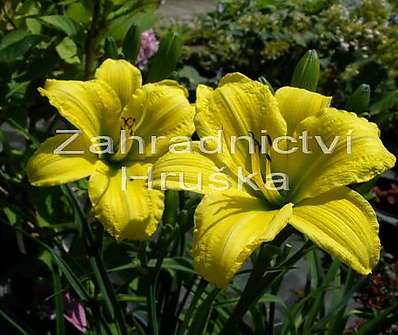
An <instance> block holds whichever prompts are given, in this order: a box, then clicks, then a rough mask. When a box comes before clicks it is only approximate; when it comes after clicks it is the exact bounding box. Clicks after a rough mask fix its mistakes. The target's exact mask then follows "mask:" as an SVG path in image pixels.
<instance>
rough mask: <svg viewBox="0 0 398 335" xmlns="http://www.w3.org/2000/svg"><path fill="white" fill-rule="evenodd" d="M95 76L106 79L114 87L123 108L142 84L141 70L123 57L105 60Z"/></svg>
mask: <svg viewBox="0 0 398 335" xmlns="http://www.w3.org/2000/svg"><path fill="white" fill-rule="evenodd" d="M95 77H96V78H97V79H101V80H104V81H106V82H107V83H108V85H109V86H110V87H112V88H113V90H114V91H115V92H116V94H117V95H118V97H119V99H120V102H121V104H122V108H123V107H124V106H126V105H127V103H128V102H129V101H130V98H131V96H132V95H133V93H134V92H135V91H136V90H137V89H138V88H140V87H141V86H142V78H141V72H140V70H139V69H137V68H136V67H135V66H134V65H132V64H130V63H129V62H127V61H125V60H122V59H119V60H113V59H107V60H105V61H104V62H103V63H102V64H101V66H100V67H99V68H98V69H97V71H96V72H95Z"/></svg>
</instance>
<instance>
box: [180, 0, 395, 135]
mask: <svg viewBox="0 0 398 335" xmlns="http://www.w3.org/2000/svg"><path fill="white" fill-rule="evenodd" d="M397 6H398V3H397V2H396V1H394V0H383V1H380V0H363V1H349V0H340V1H338V0H309V1H304V0H295V1H293V0H288V1H282V0H251V1H237V0H221V1H218V9H217V10H216V11H214V12H211V13H209V14H208V15H206V16H203V17H201V18H200V19H199V20H197V21H195V22H193V23H185V24H183V25H178V24H177V25H176V27H175V29H179V30H181V32H182V33H183V34H184V37H185V45H186V48H185V51H184V59H183V60H182V63H183V64H184V65H185V66H187V65H189V66H192V67H194V69H196V71H197V72H198V75H200V76H202V77H207V78H208V79H207V81H209V82H212V81H213V80H217V79H218V78H219V77H220V76H221V75H222V74H225V73H228V72H233V71H241V72H243V73H245V74H247V75H249V76H250V77H252V78H258V77H260V76H265V77H266V79H267V80H268V81H269V82H270V83H271V84H272V86H274V87H280V86H282V85H287V84H289V83H290V80H291V76H292V73H293V70H294V66H295V64H296V63H297V62H298V60H299V59H300V58H301V57H302V56H303V55H304V53H305V52H306V51H307V50H308V49H316V51H317V52H318V54H319V58H320V59H321V73H322V75H321V79H320V83H319V91H320V92H322V93H323V94H325V95H332V96H333V97H334V104H335V105H337V106H339V107H343V106H344V102H345V101H347V99H348V97H349V96H350V95H351V94H352V93H353V92H354V91H355V90H356V89H357V87H358V86H359V85H361V84H363V83H364V84H368V85H370V88H371V92H372V96H371V106H370V115H368V116H370V117H371V118H372V119H373V120H374V121H376V122H377V123H378V124H379V126H380V127H381V128H382V130H383V133H384V135H388V134H390V135H391V137H395V138H396V137H397V135H398V134H397V132H396V126H395V125H396V123H397V122H398V58H397V55H398V11H397ZM202 81H203V80H202ZM205 81H206V80H205Z"/></svg>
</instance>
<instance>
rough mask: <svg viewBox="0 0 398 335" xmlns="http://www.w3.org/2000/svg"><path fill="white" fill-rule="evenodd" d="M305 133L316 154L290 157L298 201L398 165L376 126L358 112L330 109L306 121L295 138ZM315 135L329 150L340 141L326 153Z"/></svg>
mask: <svg viewBox="0 0 398 335" xmlns="http://www.w3.org/2000/svg"><path fill="white" fill-rule="evenodd" d="M303 131H307V132H308V135H309V136H312V139H311V141H310V144H311V145H310V146H309V149H310V150H311V151H312V153H309V154H305V153H303V152H301V150H299V151H297V153H295V154H294V155H289V157H288V159H289V160H290V164H289V171H288V173H289V176H290V177H291V179H292V184H293V187H294V191H293V193H294V199H295V201H299V200H300V199H303V198H305V197H313V196H315V195H317V194H322V193H324V192H326V191H329V190H331V189H333V188H336V187H339V186H345V185H350V184H353V183H361V182H365V181H368V180H370V179H372V178H374V177H375V176H377V175H379V174H381V173H383V172H385V171H386V170H388V169H390V168H391V167H393V166H394V164H395V157H394V156H393V155H392V154H391V153H389V152H388V151H387V149H386V148H385V147H384V145H383V143H382V142H381V140H380V138H379V129H378V128H377V126H376V124H374V123H371V122H368V121H367V120H366V119H364V118H359V117H358V116H357V115H356V114H354V113H348V112H345V111H340V110H337V109H333V108H327V109H325V110H324V111H323V112H322V113H321V114H319V115H318V116H312V117H309V118H307V119H305V120H303V121H302V122H301V123H300V124H299V125H298V126H297V129H296V135H295V136H296V137H297V136H299V134H301V133H302V132H303ZM315 136H319V137H318V140H319V141H322V143H324V144H325V145H326V146H327V147H330V146H331V145H332V143H333V141H335V140H336V139H335V138H336V137H337V136H338V141H337V142H336V146H335V148H334V149H333V150H332V151H331V153H325V152H324V151H325V149H323V150H322V149H321V146H320V145H319V144H318V143H317V140H316V138H315Z"/></svg>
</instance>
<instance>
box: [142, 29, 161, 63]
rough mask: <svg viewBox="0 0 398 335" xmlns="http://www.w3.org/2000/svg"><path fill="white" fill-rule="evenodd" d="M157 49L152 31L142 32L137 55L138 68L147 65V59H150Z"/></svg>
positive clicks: (156, 41) (157, 45)
mask: <svg viewBox="0 0 398 335" xmlns="http://www.w3.org/2000/svg"><path fill="white" fill-rule="evenodd" d="M158 48H159V41H158V40H157V38H156V35H155V32H154V31H153V29H150V30H147V31H144V32H143V33H142V34H141V47H140V52H139V54H138V62H137V64H138V66H140V67H143V66H144V65H145V64H146V63H148V59H149V58H151V57H152V56H153V55H154V54H155V53H156V51H158Z"/></svg>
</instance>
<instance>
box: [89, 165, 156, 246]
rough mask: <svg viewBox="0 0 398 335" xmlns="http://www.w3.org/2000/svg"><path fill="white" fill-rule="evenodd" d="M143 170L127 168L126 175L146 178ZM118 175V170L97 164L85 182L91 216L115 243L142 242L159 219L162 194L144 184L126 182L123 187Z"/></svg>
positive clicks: (134, 166) (132, 166)
mask: <svg viewBox="0 0 398 335" xmlns="http://www.w3.org/2000/svg"><path fill="white" fill-rule="evenodd" d="M147 168H148V164H141V163H135V164H133V165H130V166H128V167H127V174H126V175H128V176H147ZM122 175H123V173H122V169H121V168H111V167H109V166H106V165H104V164H102V163H100V162H99V164H97V170H96V171H95V172H94V174H93V175H92V176H91V177H90V181H89V196H90V200H91V202H92V204H93V207H94V213H95V216H96V218H97V219H98V220H99V221H101V222H102V223H103V224H104V226H105V228H106V229H107V230H108V231H109V233H110V234H111V235H113V236H114V237H115V238H116V239H119V240H121V239H128V240H145V239H147V238H149V237H150V236H152V234H153V233H154V232H155V231H156V228H157V225H158V223H159V221H160V220H161V218H162V214H163V209H164V204H163V199H164V196H163V193H162V192H160V191H157V190H150V189H148V188H147V187H146V181H145V180H139V179H135V180H132V181H129V180H128V179H126V183H125V184H124V183H123V182H124V180H123V177H122ZM123 185H126V187H125V188H124V189H123Z"/></svg>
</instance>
